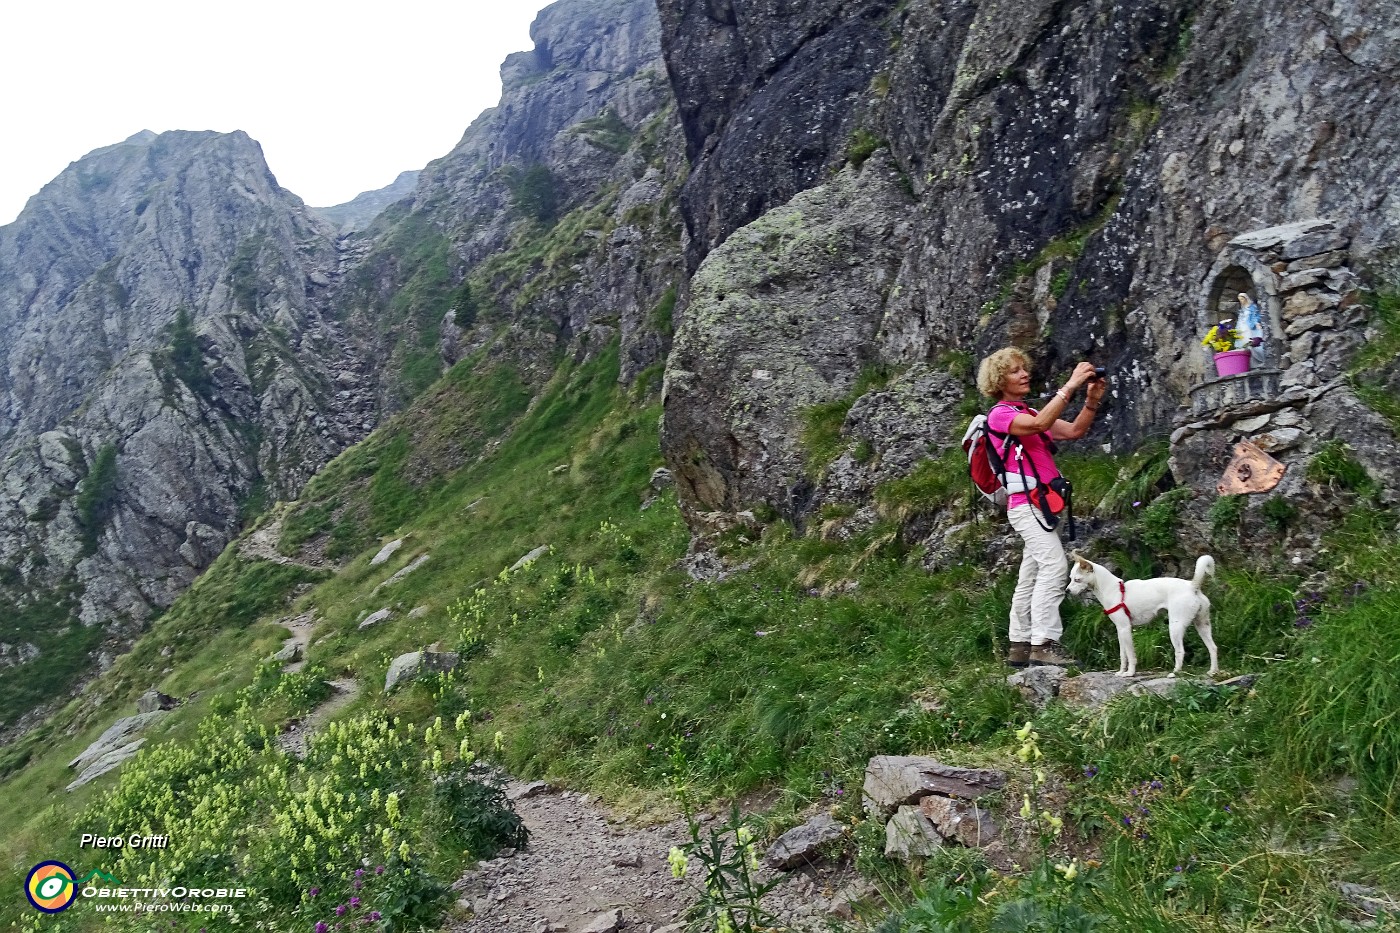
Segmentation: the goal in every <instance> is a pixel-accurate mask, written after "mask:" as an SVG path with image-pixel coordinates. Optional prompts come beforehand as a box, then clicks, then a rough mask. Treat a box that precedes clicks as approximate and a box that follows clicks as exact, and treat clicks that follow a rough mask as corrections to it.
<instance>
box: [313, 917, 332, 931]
mask: <svg viewBox="0 0 1400 933" xmlns="http://www.w3.org/2000/svg"><path fill="white" fill-rule="evenodd" d="M329 929H330V927H328V926H326V921H324V920H317V921H316V933H326V931H327V930H329Z"/></svg>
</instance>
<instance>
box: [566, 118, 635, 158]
mask: <svg viewBox="0 0 1400 933" xmlns="http://www.w3.org/2000/svg"><path fill="white" fill-rule="evenodd" d="M573 132H575V133H578V134H579V135H580V136H582V137H583V138H584V139H585V140H587V141H588V143H589V145H591V146H597V147H598V148H599V149H602V150H603V151H604V152H611V153H613V154H614V155H621V154H622V153H624V152H626V151H627V150H628V149H630V148H631V146H632V129H631V127H629V126H628V125H627V124H626V123H624V122H622V117H620V116H618V114H617V111H616V110H614V109H613V108H612V107H604V108H603V112H602V113H600V114H598V116H596V117H590V118H589V119H587V120H584V121H582V122H580V123H578V124H576V125H575V126H574V127H573Z"/></svg>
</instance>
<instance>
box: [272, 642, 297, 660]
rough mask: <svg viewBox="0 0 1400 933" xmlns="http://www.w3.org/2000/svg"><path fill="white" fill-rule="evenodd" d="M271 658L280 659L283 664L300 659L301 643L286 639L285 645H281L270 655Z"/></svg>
mask: <svg viewBox="0 0 1400 933" xmlns="http://www.w3.org/2000/svg"><path fill="white" fill-rule="evenodd" d="M272 660H274V661H281V662H283V663H285V664H292V663H294V662H296V661H300V660H301V645H299V644H298V643H297V642H295V641H288V642H287V643H286V644H285V645H283V646H282V647H281V649H280V650H278V652H277V653H276V654H274V655H273V656H272Z"/></svg>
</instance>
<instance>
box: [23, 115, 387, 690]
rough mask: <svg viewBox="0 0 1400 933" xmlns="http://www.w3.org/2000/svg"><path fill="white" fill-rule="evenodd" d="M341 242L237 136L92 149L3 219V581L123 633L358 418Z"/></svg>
mask: <svg viewBox="0 0 1400 933" xmlns="http://www.w3.org/2000/svg"><path fill="white" fill-rule="evenodd" d="M340 259H341V257H340V256H339V255H338V253H337V248H336V242H335V239H334V236H333V233H332V231H331V230H330V229H329V228H328V227H326V226H325V225H324V224H323V223H322V222H320V221H319V220H317V219H316V218H315V217H313V216H312V215H311V214H309V213H308V211H307V209H306V208H305V206H304V205H303V204H302V203H301V201H299V200H298V199H297V198H296V197H295V196H294V195H292V194H290V193H289V192H287V191H284V190H283V189H281V188H279V187H278V186H277V183H276V180H275V179H274V178H273V176H272V174H271V172H270V171H268V168H267V165H266V163H265V162H264V161H263V157H262V152H261V149H260V148H259V146H258V144H257V143H256V142H254V141H253V140H251V139H249V138H248V137H247V136H246V135H245V134H243V133H241V132H236V133H229V134H219V133H187V132H172V133H165V134H161V135H159V136H158V135H156V134H154V133H140V134H137V135H136V136H133V137H131V138H130V139H128V140H126V141H125V142H123V143H120V144H118V145H115V146H110V147H107V148H105V149H99V150H97V151H95V152H93V153H90V154H89V155H87V156H86V157H84V158H83V159H80V160H79V161H77V162H75V163H73V164H72V165H70V166H69V167H68V169H66V170H65V171H64V172H63V173H62V174H61V175H59V176H58V178H56V179H55V180H54V181H53V182H51V183H50V184H48V185H47V186H45V188H44V189H43V190H42V191H41V192H40V193H39V194H37V195H35V196H34V197H33V198H31V199H30V201H29V204H28V206H27V207H26V208H25V209H24V211H23V212H22V213H21V214H20V216H19V218H18V219H17V220H16V221H15V222H14V223H12V224H10V225H8V226H6V227H3V228H0V400H3V401H0V435H3V437H4V439H5V440H4V447H3V459H0V564H4V565H5V566H6V567H8V568H11V571H10V572H9V573H7V575H6V576H5V578H4V579H3V580H0V599H4V601H6V602H7V603H9V604H11V605H14V606H17V607H27V608H34V607H43V606H53V605H59V606H64V607H66V606H68V605H70V604H71V606H72V612H73V615H74V616H76V618H77V619H78V620H80V621H81V623H82V624H83V625H85V626H102V627H103V628H104V629H105V630H106V632H107V637H109V638H111V639H112V640H113V643H114V646H115V647H118V648H119V647H121V646H122V645H123V644H124V643H125V641H126V639H127V638H129V637H130V636H131V634H133V633H134V632H135V631H136V630H137V629H138V628H139V626H140V624H141V623H142V622H143V621H144V620H145V619H147V618H148V617H150V616H151V615H152V614H153V613H155V612H157V611H159V610H160V609H162V608H164V607H166V606H169V605H170V603H171V602H172V601H173V600H174V598H175V597H176V596H177V595H178V594H179V593H180V592H181V591H182V590H183V589H184V588H185V587H186V586H187V585H189V583H190V582H191V581H192V580H194V578H195V576H196V575H197V574H198V573H199V572H200V571H201V570H203V569H204V568H205V567H206V566H207V565H208V564H209V563H210V562H212V561H213V560H214V558H215V557H217V556H218V554H219V553H220V552H221V551H222V550H223V548H224V546H225V545H226V544H227V543H228V541H229V540H230V539H231V538H232V537H233V536H234V535H235V534H236V533H237V531H238V529H239V524H240V513H241V511H242V510H243V509H244V507H245V505H247V504H249V503H250V502H253V501H256V500H260V499H263V500H266V499H272V498H277V497H284V498H290V497H291V496H292V495H293V494H294V493H296V492H297V491H298V490H299V489H300V488H301V486H302V485H303V484H304V483H305V481H306V480H307V479H309V478H310V477H311V476H312V475H313V474H314V473H315V472H316V470H317V469H319V468H320V466H321V465H323V464H324V463H326V462H327V461H328V460H329V459H330V458H331V457H332V456H334V455H335V454H336V453H338V452H339V451H340V450H341V449H343V448H344V447H345V446H346V445H348V444H349V443H351V442H353V441H355V440H357V439H358V438H360V437H362V436H363V435H364V434H365V433H366V432H367V431H368V430H369V429H370V428H371V427H373V424H374V421H375V420H376V418H377V414H376V406H375V404H374V399H373V396H372V394H370V393H368V392H367V391H355V390H343V389H342V390H340V391H336V390H335V389H336V388H337V384H336V383H335V381H334V378H333V377H334V375H335V374H336V373H338V372H352V371H358V370H359V369H360V368H361V367H363V366H364V365H365V364H366V361H365V355H364V354H363V352H362V351H361V350H360V349H359V348H357V346H356V344H355V341H354V340H352V339H351V338H350V336H349V335H347V333H346V332H345V331H344V329H343V327H342V325H341V324H340V323H339V322H338V321H337V320H336V316H335V314H334V313H333V310H332V304H331V295H332V293H333V291H334V287H335V284H336V282H337V280H338V278H339V276H340V274H341V269H340ZM34 611H35V612H41V610H40V609H34ZM44 630H45V631H44V636H43V637H58V632H59V631H60V630H61V626H60V627H59V628H58V629H55V628H54V627H53V626H44ZM41 647H43V646H42V645H41ZM55 699H56V698H55ZM10 712H13V711H9V710H7V711H5V714H8V713H10ZM6 718H8V716H6Z"/></svg>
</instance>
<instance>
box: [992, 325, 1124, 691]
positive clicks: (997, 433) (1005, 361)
mask: <svg viewBox="0 0 1400 933" xmlns="http://www.w3.org/2000/svg"><path fill="white" fill-rule="evenodd" d="M1086 385H1087V386H1088V389H1087V390H1086V392H1085V402H1084V407H1083V408H1081V409H1080V410H1079V414H1078V415H1077V416H1076V417H1075V419H1074V420H1073V421H1065V420H1063V419H1062V418H1061V417H1060V415H1062V414H1064V412H1065V409H1066V408H1068V407H1069V402H1070V399H1071V398H1072V397H1073V396H1074V394H1075V393H1076V392H1078V391H1079V389H1080V388H1081V387H1083V386H1086ZM977 388H978V389H979V390H980V391H981V392H982V394H983V395H986V396H989V397H991V398H993V399H996V404H995V405H993V406H992V410H991V411H989V412H988V413H987V428H988V431H989V432H990V435H989V439H988V440H989V443H993V444H995V445H996V446H997V449H998V452H999V453H1004V454H1005V456H1004V457H1003V459H1004V460H1005V462H1006V479H1005V481H1004V482H1005V485H1006V489H1007V492H1008V497H1007V501H1006V516H1007V518H1008V519H1009V520H1010V522H1011V527H1012V528H1014V529H1016V533H1017V534H1019V535H1020V536H1021V540H1022V541H1024V542H1025V552H1024V554H1023V555H1022V557H1021V573H1020V576H1019V577H1018V578H1017V580H1016V592H1015V595H1014V596H1012V599H1011V626H1010V642H1011V645H1010V649H1009V651H1008V652H1007V656H1006V662H1007V663H1008V664H1010V665H1011V666H1012V667H1025V666H1027V665H1028V664H1053V665H1056V666H1058V667H1068V666H1070V665H1072V664H1078V663H1079V662H1078V661H1076V660H1075V659H1074V658H1073V657H1071V656H1070V655H1069V653H1068V652H1067V651H1065V649H1064V647H1063V646H1062V645H1061V644H1060V638H1061V635H1062V634H1063V633H1064V625H1063V623H1061V621H1060V601H1061V600H1063V599H1064V596H1065V580H1066V577H1067V574H1068V570H1069V563H1068V561H1066V559H1065V549H1064V546H1063V545H1062V544H1061V543H1060V535H1059V530H1058V529H1059V523H1058V518H1057V516H1056V513H1058V512H1059V510H1060V509H1062V508H1063V507H1064V500H1063V498H1062V496H1061V493H1060V490H1061V489H1062V488H1063V480H1061V479H1060V471H1059V470H1058V469H1057V468H1056V467H1055V459H1054V453H1055V450H1054V442H1055V441H1072V440H1078V439H1079V438H1081V437H1083V436H1084V435H1085V434H1087V433H1089V427H1090V426H1091V425H1092V424H1093V423H1094V415H1095V413H1096V412H1097V411H1098V410H1099V402H1100V400H1101V399H1102V398H1103V397H1104V393H1105V392H1107V391H1108V384H1107V383H1106V382H1105V381H1104V380H1103V379H1102V378H1100V377H1099V373H1098V371H1097V370H1096V369H1095V368H1094V365H1093V364H1092V363H1080V364H1079V365H1078V366H1076V367H1075V368H1074V373H1073V375H1071V376H1070V378H1069V381H1068V382H1067V383H1065V385H1064V387H1063V388H1061V389H1059V390H1058V391H1056V392H1055V394H1054V395H1053V396H1051V398H1050V400H1049V401H1048V402H1046V403H1045V407H1044V408H1043V409H1041V410H1040V411H1036V410H1035V409H1034V408H1031V407H1030V406H1029V405H1027V404H1026V396H1028V395H1030V391H1031V362H1030V358H1029V357H1027V356H1026V354H1025V353H1023V352H1022V351H1020V350H1018V349H1016V348H1015V347H1006V348H1004V349H1001V350H998V351H996V352H995V353H993V354H992V355H991V356H988V357H987V358H986V359H984V360H983V361H982V364H981V366H979V367H978V369H977ZM1018 448H1019V449H1018Z"/></svg>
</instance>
